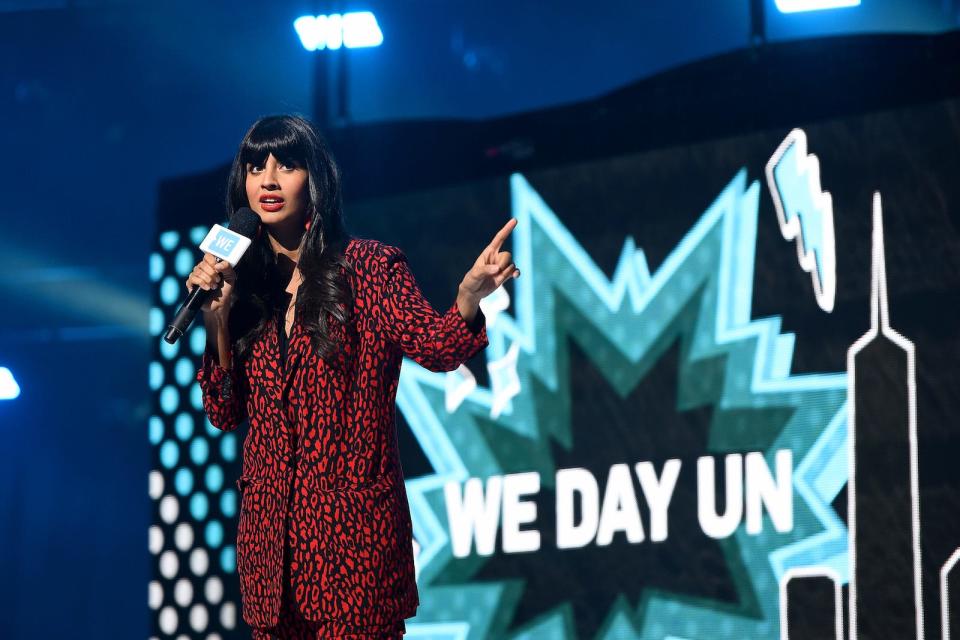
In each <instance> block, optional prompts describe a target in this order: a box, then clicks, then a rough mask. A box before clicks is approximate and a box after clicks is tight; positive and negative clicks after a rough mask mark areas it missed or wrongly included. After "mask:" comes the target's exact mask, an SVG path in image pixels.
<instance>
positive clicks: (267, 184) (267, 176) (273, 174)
mask: <svg viewBox="0 0 960 640" xmlns="http://www.w3.org/2000/svg"><path fill="white" fill-rule="evenodd" d="M262 176H263V177H262V178H261V182H260V186H262V187H263V188H265V189H275V188H277V187H279V186H280V183H279V182H278V181H277V170H276V169H275V168H273V167H264V169H263V174H262Z"/></svg>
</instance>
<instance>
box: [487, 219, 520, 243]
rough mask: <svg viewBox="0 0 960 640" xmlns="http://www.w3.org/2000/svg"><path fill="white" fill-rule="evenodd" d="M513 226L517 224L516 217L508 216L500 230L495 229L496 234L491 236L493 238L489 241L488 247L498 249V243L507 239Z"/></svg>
mask: <svg viewBox="0 0 960 640" xmlns="http://www.w3.org/2000/svg"><path fill="white" fill-rule="evenodd" d="M515 226H517V219H516V218H510V219H509V220H507V224H505V225H503V227H502V228H501V229H500V231H497V235H495V236H493V240H491V241H490V248H491V249H493V250H494V251H499V250H500V245H502V244H503V241H504V240H506V239H507V236H509V235H510V232H511V231H513V228H514V227H515Z"/></svg>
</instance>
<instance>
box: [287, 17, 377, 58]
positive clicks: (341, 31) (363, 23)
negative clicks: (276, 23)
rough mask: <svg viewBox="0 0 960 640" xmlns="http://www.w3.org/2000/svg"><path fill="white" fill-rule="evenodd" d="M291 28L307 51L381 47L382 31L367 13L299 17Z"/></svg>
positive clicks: (375, 20) (375, 19) (374, 18)
mask: <svg viewBox="0 0 960 640" xmlns="http://www.w3.org/2000/svg"><path fill="white" fill-rule="evenodd" d="M293 28H294V30H296V32H297V35H298V36H300V42H301V43H302V44H303V48H304V49H306V50H307V51H316V50H318V49H339V48H340V47H346V48H347V49H360V48H363V47H379V46H380V45H381V44H383V32H382V31H380V25H379V24H377V18H376V17H375V16H374V15H373V13H372V12H370V11H354V12H352V13H344V14H343V15H341V14H339V13H333V14H330V15H328V16H301V17H299V18H297V19H296V20H294V21H293Z"/></svg>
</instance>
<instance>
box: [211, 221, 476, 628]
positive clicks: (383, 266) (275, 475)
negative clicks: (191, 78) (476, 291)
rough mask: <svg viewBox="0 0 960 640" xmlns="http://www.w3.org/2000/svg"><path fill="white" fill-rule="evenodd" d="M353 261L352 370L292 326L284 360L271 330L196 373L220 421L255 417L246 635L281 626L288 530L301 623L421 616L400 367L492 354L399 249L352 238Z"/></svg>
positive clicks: (344, 358)
mask: <svg viewBox="0 0 960 640" xmlns="http://www.w3.org/2000/svg"><path fill="white" fill-rule="evenodd" d="M345 256H346V257H347V258H348V259H349V260H350V261H351V262H352V263H353V264H354V267H355V270H356V274H355V275H351V276H350V278H349V280H350V284H351V286H352V288H353V291H354V307H353V314H354V315H353V321H354V322H356V328H357V331H356V333H355V337H354V338H352V339H351V340H349V341H348V342H347V343H346V344H345V346H344V349H343V351H344V352H345V353H342V354H340V358H339V363H340V364H341V365H342V364H343V363H350V364H349V365H348V366H339V367H338V366H331V365H329V364H328V363H327V362H325V361H324V360H322V359H321V358H320V357H319V356H318V355H317V354H316V353H315V352H314V350H313V348H312V345H311V341H310V338H309V336H308V335H307V334H306V333H305V332H304V331H303V329H302V327H301V324H300V320H299V318H297V319H295V321H294V324H293V328H292V329H291V335H290V341H289V347H288V350H287V359H286V362H285V363H281V362H280V351H279V344H278V334H277V331H268V332H265V335H264V336H262V337H261V338H260V339H259V340H258V341H257V342H256V343H255V344H254V345H253V348H252V352H251V353H252V355H251V357H250V358H249V359H248V360H247V361H246V362H245V363H243V364H242V365H240V364H235V365H234V371H232V372H228V371H227V370H226V369H224V368H223V367H221V366H220V365H219V363H218V362H217V361H216V360H215V359H214V357H213V356H212V354H211V353H210V352H207V353H205V354H204V356H203V364H202V367H201V369H200V371H199V372H198V373H197V380H198V381H199V382H200V386H201V389H202V391H203V406H204V409H205V410H206V412H207V415H208V416H209V418H210V422H211V423H213V425H214V426H216V427H217V428H219V429H222V430H224V431H229V430H232V429H235V428H236V427H237V426H238V425H239V424H240V423H241V422H242V421H243V420H244V419H249V423H250V426H249V432H248V434H247V437H246V440H245V441H244V445H243V472H242V474H241V476H240V479H239V481H238V482H237V486H238V488H239V490H240V494H241V508H240V520H239V524H238V528H237V572H238V573H239V577H240V587H241V595H242V600H243V618H244V620H245V621H246V622H247V623H248V624H249V625H250V626H252V627H261V628H262V627H272V626H274V625H276V624H277V621H278V616H279V611H280V606H281V589H282V587H283V585H282V584H281V581H282V579H283V574H284V572H283V568H284V567H283V562H284V536H287V539H288V542H289V544H290V554H291V558H292V560H291V564H290V566H289V568H288V569H289V573H290V580H291V586H290V587H289V588H290V589H291V593H292V595H293V597H294V599H295V602H296V603H298V605H299V607H300V611H301V613H302V615H303V616H304V617H305V618H307V619H309V620H329V621H335V622H337V623H341V624H344V625H381V624H384V625H386V624H392V623H394V622H395V621H397V620H400V619H403V618H407V617H410V616H413V615H414V614H415V613H416V609H417V605H418V604H419V598H418V595H417V586H416V582H415V580H414V567H413V549H412V532H411V531H412V530H411V521H410V512H409V506H408V504H407V494H406V490H405V487H404V482H403V473H402V470H401V467H400V459H399V453H398V449H397V437H396V426H395V421H394V420H395V411H396V404H395V398H396V392H397V382H398V378H399V375H400V363H401V360H402V358H403V355H404V354H406V355H407V356H409V357H411V358H413V359H414V360H416V361H417V362H418V363H419V364H421V365H422V366H424V367H426V368H427V369H430V370H432V371H450V370H453V369H455V368H456V367H458V366H459V365H460V364H461V363H462V362H464V361H465V360H467V359H469V358H470V357H472V356H473V355H474V354H476V353H477V352H479V351H480V350H481V349H483V348H485V347H486V346H487V333H486V326H485V319H484V318H483V314H482V312H480V311H479V310H478V311H477V318H476V324H475V325H474V327H473V328H471V327H468V325H467V323H466V322H465V321H464V319H463V317H462V316H461V315H460V313H459V311H458V309H457V305H456V304H455V303H454V304H453V305H451V306H450V307H449V308H448V309H447V311H446V312H445V313H442V314H441V313H438V312H437V311H436V310H435V309H434V308H433V307H432V306H431V305H430V303H429V302H428V301H427V300H426V299H425V298H424V297H423V294H422V293H421V291H420V288H419V287H418V285H417V283H416V281H415V280H414V278H413V275H412V274H411V272H410V269H409V267H408V264H407V260H406V257H405V256H404V254H403V253H402V251H400V249H398V248H396V247H393V246H389V245H385V244H383V243H380V242H377V241H375V240H368V239H352V240H351V241H350V242H349V244H348V246H347V248H346V250H345ZM276 329H277V330H281V329H280V327H279V326H277V327H276ZM344 333H345V332H343V329H342V327H340V332H339V335H340V336H341V337H342V336H343V335H344ZM234 362H236V360H234ZM334 364H335V365H336V364H337V363H336V362H335V363H334ZM288 525H289V526H288Z"/></svg>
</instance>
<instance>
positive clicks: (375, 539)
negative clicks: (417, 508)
mask: <svg viewBox="0 0 960 640" xmlns="http://www.w3.org/2000/svg"><path fill="white" fill-rule="evenodd" d="M396 482H397V481H396V480H394V479H393V478H392V477H388V476H385V477H383V478H380V479H378V480H376V481H374V482H372V483H369V484H364V485H359V486H355V487H352V488H347V489H343V488H341V489H336V490H322V489H320V488H319V484H320V483H318V488H317V494H318V498H319V502H320V507H321V520H320V521H321V523H322V525H321V526H322V531H320V532H319V533H320V535H321V538H322V539H326V541H327V545H326V546H327V557H328V559H329V561H328V562H327V563H325V571H326V574H325V575H326V577H327V578H328V580H329V582H328V583H329V585H330V586H331V588H332V590H333V592H334V593H335V594H336V596H337V597H338V598H340V599H341V600H342V601H346V602H355V601H356V600H357V598H361V599H363V600H365V601H366V602H367V603H368V604H369V605H371V606H374V607H375V610H383V609H389V608H390V607H392V606H398V603H399V597H398V596H399V595H400V593H401V591H402V589H403V588H404V586H405V582H404V580H403V578H404V576H403V571H402V570H401V568H402V567H404V566H405V562H404V559H405V555H404V546H410V545H411V539H410V528H409V521H408V518H406V517H405V515H404V514H403V509H404V504H405V503H404V501H403V500H402V493H400V491H399V490H398V487H397V486H396ZM406 551H407V553H408V554H409V553H412V550H410V549H407V550H406Z"/></svg>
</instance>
